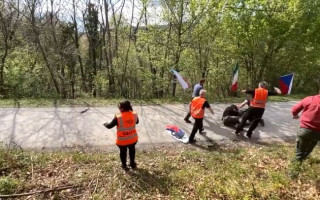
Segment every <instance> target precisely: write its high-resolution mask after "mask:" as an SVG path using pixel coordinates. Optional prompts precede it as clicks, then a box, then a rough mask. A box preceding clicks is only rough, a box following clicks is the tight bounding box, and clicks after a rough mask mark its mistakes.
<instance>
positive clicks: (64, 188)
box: [0, 185, 80, 198]
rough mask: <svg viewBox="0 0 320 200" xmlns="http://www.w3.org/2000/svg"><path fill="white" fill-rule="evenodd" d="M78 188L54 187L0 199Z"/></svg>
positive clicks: (5, 196)
mask: <svg viewBox="0 0 320 200" xmlns="http://www.w3.org/2000/svg"><path fill="white" fill-rule="evenodd" d="M78 187H80V186H79V185H78V186H74V185H67V186H58V187H54V188H50V189H45V190H39V191H34V192H28V193H21V194H8V195H0V198H15V197H23V196H30V195H34V194H41V193H47V192H56V191H61V190H66V189H71V188H78Z"/></svg>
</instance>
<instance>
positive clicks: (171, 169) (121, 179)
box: [0, 144, 320, 199]
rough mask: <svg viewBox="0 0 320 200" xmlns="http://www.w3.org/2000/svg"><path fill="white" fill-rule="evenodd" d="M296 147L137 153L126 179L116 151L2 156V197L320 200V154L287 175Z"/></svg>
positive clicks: (1, 152)
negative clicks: (57, 189)
mask: <svg viewBox="0 0 320 200" xmlns="http://www.w3.org/2000/svg"><path fill="white" fill-rule="evenodd" d="M293 153H294V144H273V145H271V144H268V145H264V146H261V145H254V144H249V145H248V144H246V145H237V144H234V145H231V146H230V145H227V146H223V145H222V146H221V145H220V146H219V148H218V149H211V150H202V149H199V148H197V147H193V146H189V145H187V146H179V147H178V148H174V147H171V148H170V147H159V148H152V149H149V150H139V148H138V151H137V158H136V161H137V163H138V170H136V171H130V172H129V173H125V172H124V171H122V169H121V168H120V161H119V155H118V152H88V153H85V152H77V151H76V152H33V151H24V152H22V151H19V150H13V151H12V150H11V151H9V150H5V149H2V150H0V158H1V160H0V170H1V176H0V193H1V194H12V193H24V192H30V191H35V190H43V189H45V188H50V187H55V186H62V185H78V186H80V187H79V188H77V189H70V190H64V191H61V192H56V193H50V194H39V195H36V196H35V198H36V199H48V198H53V196H54V198H57V199H69V198H73V197H74V196H77V197H78V198H80V197H81V198H83V199H90V198H92V199H127V198H133V199H154V198H160V199H293V198H296V199H317V198H318V197H319V195H320V174H319V169H320V157H319V149H318V148H316V149H315V151H314V152H313V153H312V157H311V158H309V159H308V160H307V161H306V162H304V163H303V165H302V166H301V172H300V174H299V175H298V177H297V178H296V179H292V178H291V177H290V176H289V171H290V159H291V158H292V156H293Z"/></svg>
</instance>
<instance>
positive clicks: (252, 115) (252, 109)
mask: <svg viewBox="0 0 320 200" xmlns="http://www.w3.org/2000/svg"><path fill="white" fill-rule="evenodd" d="M266 86H267V83H266V82H264V81H263V82H260V83H259V88H257V89H255V90H243V91H242V92H244V93H247V94H251V95H252V97H253V98H252V99H251V101H250V106H249V108H248V110H247V112H246V113H245V115H244V116H243V117H242V120H241V122H240V124H239V125H238V126H237V129H236V132H235V134H236V135H239V133H240V132H241V131H242V130H243V127H244V126H245V124H246V122H247V120H248V119H252V123H251V125H250V128H249V130H248V131H247V134H246V135H245V137H247V138H251V136H252V131H253V130H254V129H255V128H256V127H257V126H258V124H259V122H260V120H261V118H262V116H263V113H264V110H265V107H266V103H267V99H268V96H273V95H278V94H281V90H280V89H279V88H276V87H275V88H274V89H275V92H271V91H268V90H267V89H266Z"/></svg>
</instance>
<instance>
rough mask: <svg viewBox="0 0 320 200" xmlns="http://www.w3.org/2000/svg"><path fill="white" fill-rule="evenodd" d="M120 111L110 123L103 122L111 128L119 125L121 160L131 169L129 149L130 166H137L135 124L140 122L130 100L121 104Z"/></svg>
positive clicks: (118, 143)
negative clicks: (128, 163) (128, 159)
mask: <svg viewBox="0 0 320 200" xmlns="http://www.w3.org/2000/svg"><path fill="white" fill-rule="evenodd" d="M119 110H120V113H118V114H116V115H115V117H114V118H113V120H112V121H111V122H110V123H105V124H103V125H104V126H105V127H106V128H108V129H111V128H113V127H115V126H117V140H116V144H117V146H118V147H119V149H120V160H121V163H122V168H123V169H124V170H126V171H127V170H129V168H128V167H127V149H129V157H130V166H131V168H132V169H135V168H137V164H136V163H135V154H136V149H135V145H136V143H137V142H138V134H137V131H136V127H135V125H136V124H138V123H139V118H138V115H137V113H136V112H134V111H133V109H132V106H131V104H130V102H129V101H123V102H121V103H120V104H119Z"/></svg>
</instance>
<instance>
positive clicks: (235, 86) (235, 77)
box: [231, 63, 239, 92]
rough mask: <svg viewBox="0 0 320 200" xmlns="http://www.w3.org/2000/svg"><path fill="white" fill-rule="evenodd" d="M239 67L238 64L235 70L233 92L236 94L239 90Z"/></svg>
mask: <svg viewBox="0 0 320 200" xmlns="http://www.w3.org/2000/svg"><path fill="white" fill-rule="evenodd" d="M238 76H239V65H238V63H237V64H236V66H235V67H234V69H233V73H232V85H231V91H232V92H236V91H237V89H238Z"/></svg>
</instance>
